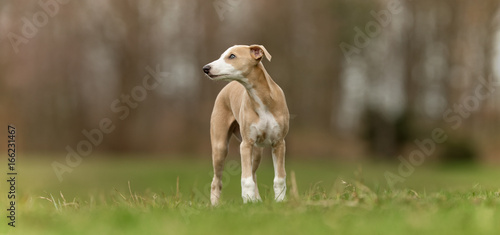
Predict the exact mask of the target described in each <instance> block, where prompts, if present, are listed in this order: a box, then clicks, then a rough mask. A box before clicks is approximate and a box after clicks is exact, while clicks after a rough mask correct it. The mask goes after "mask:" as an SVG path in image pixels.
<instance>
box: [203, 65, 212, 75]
mask: <svg viewBox="0 0 500 235" xmlns="http://www.w3.org/2000/svg"><path fill="white" fill-rule="evenodd" d="M211 68H212V67H211V66H210V65H205V66H203V72H205V73H206V74H208V73H210V69H211Z"/></svg>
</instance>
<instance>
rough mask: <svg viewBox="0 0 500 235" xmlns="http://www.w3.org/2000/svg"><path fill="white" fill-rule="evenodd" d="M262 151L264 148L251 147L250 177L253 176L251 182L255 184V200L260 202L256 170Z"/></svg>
mask: <svg viewBox="0 0 500 235" xmlns="http://www.w3.org/2000/svg"><path fill="white" fill-rule="evenodd" d="M263 151H264V148H262V147H255V146H254V147H253V151H252V176H253V182H255V198H256V199H257V200H258V201H261V200H262V199H261V198H260V194H259V188H258V186H257V173H256V171H257V169H258V168H259V164H260V159H261V157H262V152H263Z"/></svg>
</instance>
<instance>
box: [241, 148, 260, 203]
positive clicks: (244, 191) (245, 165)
mask: <svg viewBox="0 0 500 235" xmlns="http://www.w3.org/2000/svg"><path fill="white" fill-rule="evenodd" d="M252 151H253V144H251V143H249V142H248V141H246V140H243V141H242V142H241V145H240V154H241V196H242V197H243V202H244V203H247V202H254V201H256V200H257V199H256V197H255V182H254V181H253V177H252Z"/></svg>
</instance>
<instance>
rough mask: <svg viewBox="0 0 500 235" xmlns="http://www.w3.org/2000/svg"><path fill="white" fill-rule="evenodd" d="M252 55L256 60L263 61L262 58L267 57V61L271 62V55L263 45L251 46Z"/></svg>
mask: <svg viewBox="0 0 500 235" xmlns="http://www.w3.org/2000/svg"><path fill="white" fill-rule="evenodd" d="M250 54H251V55H252V57H253V58H254V59H256V60H259V61H260V60H261V59H262V56H265V57H266V58H267V60H269V61H271V58H272V56H271V54H269V52H267V50H266V48H265V47H264V46H262V45H251V46H250Z"/></svg>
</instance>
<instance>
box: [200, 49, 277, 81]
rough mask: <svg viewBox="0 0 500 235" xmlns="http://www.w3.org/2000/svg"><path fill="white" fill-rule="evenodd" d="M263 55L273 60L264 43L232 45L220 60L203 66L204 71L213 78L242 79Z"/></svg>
mask: <svg viewBox="0 0 500 235" xmlns="http://www.w3.org/2000/svg"><path fill="white" fill-rule="evenodd" d="M263 56H265V57H266V58H267V59H268V60H269V61H271V55H270V54H269V52H267V50H266V48H264V46H262V45H251V46H243V45H237V46H232V47H230V48H229V49H227V50H226V51H225V52H224V53H222V55H221V56H220V58H219V59H218V60H215V61H213V62H212V63H210V64H207V65H205V66H203V72H205V74H206V75H207V76H208V77H210V79H212V80H240V79H243V78H245V77H246V76H247V75H248V74H249V73H250V72H251V71H252V70H253V69H254V68H255V67H256V66H257V65H258V64H259V63H260V61H261V60H262V57H263Z"/></svg>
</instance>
